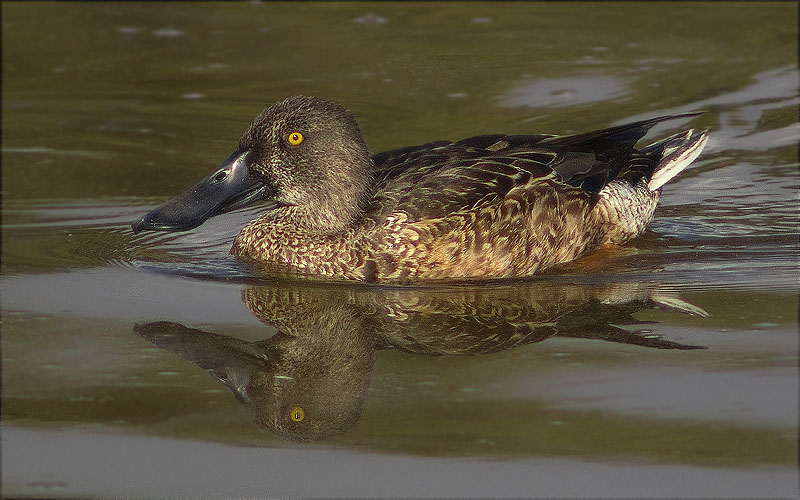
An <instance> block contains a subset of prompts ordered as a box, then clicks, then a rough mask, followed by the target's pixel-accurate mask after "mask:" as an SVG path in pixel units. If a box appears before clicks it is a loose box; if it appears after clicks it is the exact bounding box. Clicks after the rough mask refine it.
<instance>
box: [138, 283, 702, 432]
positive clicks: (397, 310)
mask: <svg viewBox="0 0 800 500" xmlns="http://www.w3.org/2000/svg"><path fill="white" fill-rule="evenodd" d="M242 299H243V300H244V302H245V304H246V305H247V307H248V309H249V310H250V311H251V312H252V313H253V314H254V315H255V316H256V317H258V319H259V320H260V321H262V322H263V323H266V324H268V325H270V326H273V327H275V328H276V329H277V330H278V333H277V334H276V335H273V336H272V337H270V338H268V339H265V340H261V341H258V342H247V341H244V340H240V339H236V338H233V337H229V336H225V335H218V334H214V333H209V332H204V331H201V330H196V329H192V328H187V327H185V326H183V325H181V324H179V323H172V322H166V321H161V322H154V323H147V324H142V325H136V327H135V331H136V332H137V333H138V334H139V335H140V336H142V337H143V338H145V339H147V340H149V341H150V342H152V343H153V344H155V345H157V346H159V347H161V348H163V349H166V350H168V351H171V352H173V353H175V354H177V355H179V356H181V357H183V358H185V359H187V360H189V361H192V362H193V363H195V364H197V365H198V366H199V367H200V368H202V369H204V370H206V371H207V372H208V373H210V374H211V375H213V376H214V377H216V378H217V379H218V380H219V381H220V382H222V383H223V384H225V386H226V387H227V388H228V389H229V390H230V391H231V392H232V393H233V394H234V396H236V399H237V400H238V401H239V402H240V403H241V404H242V405H243V406H244V407H245V408H246V409H247V410H248V413H249V414H250V416H251V419H252V420H253V421H254V422H255V423H256V424H257V425H258V426H260V427H262V428H265V429H267V430H270V431H272V432H274V433H276V434H279V435H281V436H284V437H287V438H290V439H293V440H301V441H307V440H319V439H324V438H326V437H329V436H333V435H337V434H341V433H343V432H345V431H347V430H348V429H350V428H351V427H353V426H354V425H355V424H356V422H357V421H358V419H359V417H360V415H361V411H362V408H363V405H364V400H365V394H366V391H367V387H368V384H369V377H370V372H371V370H372V366H373V363H374V360H375V352H376V351H377V350H379V349H388V348H394V349H399V350H402V351H404V352H406V353H409V354H413V355H426V356H473V355H481V354H488V353H493V352H498V351H502V350H505V349H510V348H513V347H517V346H521V345H525V344H530V343H534V342H541V341H543V340H545V339H547V338H550V337H553V336H560V337H571V338H585V339H595V340H603V341H610V342H618V343H622V344H633V345H638V346H642V347H648V348H657V349H702V348H703V347H702V346H695V345H686V344H681V343H677V342H673V341H669V340H665V339H663V338H661V337H659V336H657V335H652V334H649V333H648V332H647V331H646V330H639V331H629V330H626V329H623V328H620V327H619V326H614V325H626V324H642V323H643V322H642V321H640V320H636V319H634V318H633V316H632V314H633V313H635V312H637V311H640V310H642V309H645V308H651V307H660V308H663V309H670V310H676V311H679V312H682V313H686V314H694V315H702V316H705V315H706V313H705V311H703V310H702V309H700V308H698V307H695V306H693V305H691V304H688V303H686V302H684V301H682V300H680V299H679V298H677V297H676V296H674V295H671V294H669V293H664V292H661V291H659V290H658V289H657V288H653V287H648V286H646V285H643V284H641V283H622V284H620V283H616V284H603V285H592V286H587V285H574V284H557V283H542V282H530V283H523V284H519V283H517V284H514V285H504V286H497V285H493V286H484V287H476V286H473V287H464V286H458V287H456V286H451V287H448V286H444V287H437V288H431V287H426V288H370V287H345V286H342V285H336V286H329V285H319V284H317V285H296V284H294V285H288V284H286V285H273V286H263V287H250V288H246V289H245V290H243V291H242Z"/></svg>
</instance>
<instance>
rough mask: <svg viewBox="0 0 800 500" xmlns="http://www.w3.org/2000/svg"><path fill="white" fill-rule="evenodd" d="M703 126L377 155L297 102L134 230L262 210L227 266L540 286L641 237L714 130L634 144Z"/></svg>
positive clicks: (637, 126) (496, 138)
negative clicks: (580, 261) (650, 135)
mask: <svg viewBox="0 0 800 500" xmlns="http://www.w3.org/2000/svg"><path fill="white" fill-rule="evenodd" d="M699 114H701V112H690V113H682V114H673V115H668V116H660V117H656V118H651V119H646V120H641V121H636V122H632V123H628V124H625V125H619V126H615V127H611V128H606V129H602V130H597V131H593V132H588V133H582V134H577V135H552V134H539V135H518V134H486V135H478V136H474V137H469V138H466V139H462V140H457V141H450V140H439V141H434V142H429V143H426V144H422V145H417V146H407V147H401V148H397V149H392V150H389V151H385V152H382V153H377V154H371V153H370V151H369V148H368V147H367V144H366V142H365V140H364V137H363V135H362V133H361V129H360V126H359V124H358V122H357V120H356V118H355V116H354V114H353V113H352V112H351V111H349V110H347V109H346V108H345V107H344V106H343V105H341V104H339V103H337V102H335V101H331V100H325V99H321V98H317V97H309V96H295V97H290V98H287V99H284V100H283V101H280V102H277V103H276V104H273V105H272V106H270V107H268V108H266V109H265V110H264V111H262V112H261V113H260V114H259V115H258V116H257V117H256V118H255V120H254V121H253V122H252V123H251V124H250V126H249V127H248V128H247V130H246V131H245V132H244V134H243V135H242V137H241V139H240V141H239V143H238V145H237V146H236V148H235V149H234V151H233V153H231V154H230V155H229V156H228V157H227V158H226V159H225V160H224V161H223V162H222V163H221V164H220V165H219V166H218V167H217V168H216V169H215V170H214V171H212V172H211V174H210V175H208V176H207V177H206V178H204V179H203V180H202V181H201V182H199V183H198V184H197V185H195V186H194V187H192V188H190V189H188V190H187V191H185V192H184V193H183V194H180V195H178V196H177V197H175V198H173V199H171V200H169V201H167V202H166V203H164V204H163V205H161V206H160V207H158V208H156V209H155V210H153V211H151V212H149V213H147V214H145V215H143V216H142V217H141V218H140V219H138V220H137V221H135V222H134V223H133V224H132V229H133V232H134V233H138V232H140V231H145V230H158V231H187V230H191V229H194V228H196V227H198V226H199V225H201V224H202V223H203V222H204V221H206V220H208V219H209V218H211V217H213V216H216V215H218V214H221V213H225V212H229V211H231V210H236V209H239V208H242V207H245V206H248V205H251V204H254V203H257V202H266V203H264V206H265V208H264V211H263V213H261V214H260V215H258V216H256V217H255V218H254V219H253V220H252V221H250V222H249V223H247V224H246V225H245V226H244V228H243V229H242V230H241V232H239V234H238V235H237V236H236V237H235V239H234V241H233V245H232V247H231V250H230V253H231V254H233V255H235V256H236V257H238V258H240V259H242V260H244V261H247V262H249V263H251V264H252V265H253V267H254V269H256V270H258V271H259V272H265V273H267V274H270V275H280V276H284V275H289V276H293V277H300V278H316V279H323V280H346V281H356V282H367V283H409V282H418V281H429V280H475V279H477V280H482V279H496V278H497V279H502V278H519V277H527V276H532V275H534V274H537V273H541V272H543V271H545V270H548V269H551V268H554V267H556V266H559V265H562V264H565V263H568V262H571V261H573V260H575V259H577V258H580V257H583V256H585V255H587V254H589V253H591V252H593V251H595V250H597V249H599V248H601V247H606V246H614V245H622V244H624V243H626V242H628V241H629V240H631V239H633V238H635V237H637V236H639V235H640V234H642V233H643V232H644V230H645V229H646V228H647V226H648V225H649V224H650V222H651V221H652V219H653V215H654V212H655V208H656V205H657V204H658V201H659V198H660V195H661V190H662V187H663V186H664V184H665V183H667V182H668V181H669V180H671V179H673V178H674V177H675V176H676V175H677V174H678V173H680V172H681V171H683V170H684V169H685V168H686V167H687V166H688V165H689V164H691V163H692V162H693V161H694V160H695V159H696V158H697V157H698V156H699V155H700V153H701V151H702V150H703V148H704V146H705V145H706V143H707V141H708V130H703V131H702V132H700V133H695V132H694V131H693V130H691V129H690V130H686V131H682V132H679V133H677V134H674V135H671V136H669V137H667V138H665V139H662V140H659V141H656V142H652V143H650V144H647V145H645V146H643V147H641V148H640V149H636V147H635V146H636V143H637V142H638V141H639V140H640V139H642V138H643V137H644V136H645V135H646V134H647V132H648V131H649V130H650V129H651V128H652V127H653V126H654V125H656V124H659V123H662V122H665V121H669V120H677V119H686V118H691V117H695V116H697V115H699Z"/></svg>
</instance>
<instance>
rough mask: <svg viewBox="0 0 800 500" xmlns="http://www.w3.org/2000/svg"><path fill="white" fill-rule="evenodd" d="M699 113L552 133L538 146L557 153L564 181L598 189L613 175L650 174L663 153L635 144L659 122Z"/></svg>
mask: <svg viewBox="0 0 800 500" xmlns="http://www.w3.org/2000/svg"><path fill="white" fill-rule="evenodd" d="M699 114H702V113H682V114H677V115H669V116H660V117H657V118H651V119H649V120H642V121H638V122H633V123H628V124H625V125H619V126H617V127H611V128H607V129H602V130H595V131H593V132H588V133H585V134H577V135H568V136H553V137H549V138H546V139H543V140H542V141H541V142H540V143H539V147H541V148H548V149H550V150H551V151H554V152H557V153H558V157H557V158H556V160H555V161H554V162H553V165H552V167H553V170H555V171H556V172H557V173H558V174H559V175H560V176H561V178H562V180H563V181H564V182H566V183H567V184H570V185H571V186H575V187H580V188H582V189H584V190H586V191H589V192H591V193H597V192H599V191H600V190H601V189H603V187H604V186H605V185H606V184H608V182H609V181H610V180H612V179H616V178H620V177H623V178H625V179H628V180H631V181H633V182H635V181H636V180H638V179H640V178H642V177H648V178H649V176H650V175H652V173H653V170H654V169H655V167H656V165H657V164H658V160H659V159H660V155H658V154H647V155H645V154H640V153H639V152H638V151H636V150H634V149H633V146H634V145H635V144H636V143H637V142H638V141H639V140H640V139H641V138H642V137H644V136H645V135H646V134H647V132H648V131H649V130H650V128H652V127H653V126H654V125H656V124H658V123H661V122H664V121H667V120H673V119H677V118H688V117H691V116H697V115H699Z"/></svg>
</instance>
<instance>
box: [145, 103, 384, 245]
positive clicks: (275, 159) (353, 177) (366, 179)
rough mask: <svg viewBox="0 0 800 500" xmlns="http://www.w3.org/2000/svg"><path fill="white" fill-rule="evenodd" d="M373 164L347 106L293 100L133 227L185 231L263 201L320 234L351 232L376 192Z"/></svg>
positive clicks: (268, 113) (261, 119) (264, 116)
mask: <svg viewBox="0 0 800 500" xmlns="http://www.w3.org/2000/svg"><path fill="white" fill-rule="evenodd" d="M371 171H372V160H371V159H370V155H369V150H368V149H367V146H366V144H365V142H364V138H363V137H362V135H361V130H360V128H359V126H358V122H356V119H355V118H354V117H353V115H352V114H351V113H350V112H349V111H347V110H346V109H345V108H344V107H343V106H341V105H340V104H338V103H336V102H333V101H326V100H323V99H318V98H315V97H290V98H288V99H286V100H284V101H281V102H279V103H277V104H275V105H273V106H271V107H269V108H267V109H265V110H264V111H263V112H261V114H259V115H258V116H257V117H256V119H255V120H254V121H253V123H251V124H250V126H249V127H248V129H247V131H245V133H244V135H243V136H242V138H241V140H240V141H239V145H238V146H237V147H236V149H235V150H234V152H233V153H231V155H230V156H228V158H226V159H225V160H224V161H223V162H222V163H221V164H220V165H219V166H218V167H217V168H216V169H215V170H214V171H213V172H212V173H211V174H210V175H209V176H208V177H206V178H205V179H203V180H202V181H201V182H200V183H199V184H197V185H196V186H194V187H192V188H191V189H189V190H188V191H186V192H184V193H183V194H181V195H179V196H177V197H175V198H173V199H172V200H170V201H168V202H166V203H165V204H163V205H162V206H160V207H158V208H156V209H155V210H153V211H152V212H150V213H148V214H146V215H144V216H143V217H142V218H141V219H139V220H138V221H136V222H134V223H133V225H132V227H133V231H134V232H139V231H144V230H161V231H185V230H189V229H193V228H195V227H197V226H199V225H200V224H202V223H203V222H204V221H206V220H207V219H209V218H211V217H213V216H215V215H218V214H221V213H225V212H229V211H231V210H235V209H237V208H241V207H244V206H246V205H250V204H252V203H255V202H257V201H262V200H266V201H272V202H273V203H275V205H276V206H278V207H280V206H292V207H295V208H296V214H298V215H299V218H298V219H297V220H296V221H295V222H296V223H298V224H301V225H305V226H307V227H308V228H309V229H311V230H314V231H318V232H336V231H340V230H342V229H344V227H346V226H347V225H348V224H350V223H351V222H352V221H353V219H354V218H355V217H357V216H358V214H360V213H361V211H362V210H363V207H364V205H365V203H366V198H367V196H368V194H369V186H370V181H371Z"/></svg>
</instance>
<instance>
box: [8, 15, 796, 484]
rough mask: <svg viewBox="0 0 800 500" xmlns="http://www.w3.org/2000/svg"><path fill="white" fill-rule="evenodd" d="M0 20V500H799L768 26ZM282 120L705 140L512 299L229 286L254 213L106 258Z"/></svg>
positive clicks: (789, 162)
mask: <svg viewBox="0 0 800 500" xmlns="http://www.w3.org/2000/svg"><path fill="white" fill-rule="evenodd" d="M2 9H3V11H2V14H3V18H2V23H3V34H2V36H3V72H2V79H3V80H2V85H3V94H2V109H3V114H2V130H3V135H2V162H3V163H2V164H3V168H2V273H3V276H2V283H1V284H0V290H2V305H1V306H0V307H1V308H2V382H3V383H2V418H3V431H2V432H3V441H4V442H3V452H2V453H3V456H2V458H3V473H2V474H3V476H2V483H3V491H2V493H3V494H4V495H7V496H76V495H77V496H137V497H141V496H146V497H159V496H186V495H189V496H206V495H208V496H337V495H342V496H348V495H350V496H380V495H391V496H468V495H483V496H487V495H491V496H562V497H563V496H584V497H585V496H590V497H598V496H722V497H735V496H740V497H752V496H758V497H763V496H786V497H789V496H796V495H797V493H798V491H797V484H798V483H797V466H798V461H797V456H798V445H797V442H798V432H797V421H798V399H797V393H798V378H797V376H798V373H797V372H798V370H797V366H798V337H797V325H798V315H797V309H798V294H797V285H798V248H797V247H798V222H800V220H798V185H799V184H800V182H799V179H798V158H797V156H798V146H797V144H798V135H799V133H800V127H798V112H797V109H798V104H800V99H799V98H798V67H797V60H796V54H797V42H796V40H797V35H798V33H797V26H796V22H795V21H796V19H797V6H796V5H794V4H791V3H780V4H771V5H769V6H765V5H764V4H747V3H736V4H726V5H720V4H712V3H709V4H682V3H677V4H675V3H663V4H662V3H657V4H636V3H623V4H609V5H603V6H602V8H600V6H599V5H595V4H589V5H580V4H559V3H533V4H526V3H512V4H500V5H498V4H483V3H469V4H449V3H445V4H439V3H432V4H378V5H373V4H361V3H343V4H302V5H297V4H270V3H265V4H259V3H246V4H234V5H222V4H213V3H199V4H192V3H189V4H171V3H152V4H150V3H148V4H135V3H134V4H123V3H113V4H105V3H97V4H69V5H66V4H47V3H34V4H22V3H13V4H7V3H4V4H3V6H2ZM295 94H309V95H318V96H321V97H325V98H331V99H336V100H338V101H340V102H342V103H344V104H345V105H346V106H347V107H348V108H350V109H351V110H353V111H354V112H355V114H356V116H357V117H358V119H359V121H360V123H361V125H362V129H363V131H364V134H365V137H366V139H367V142H368V144H369V145H370V147H371V149H372V151H373V152H379V151H382V150H384V149H388V148H393V147H399V146H403V145H410V144H419V143H422V142H428V141H430V140H435V139H459V138H463V137H466V136H470V135H476V134H482V133H493V132H506V133H573V132H583V131H588V130H592V129H596V128H601V127H606V126H610V125H614V124H619V123H622V122H625V121H630V120H635V119H641V118H645V117H651V116H657V115H662V114H668V113H675V112H682V111H693V110H705V111H706V114H704V115H702V116H700V117H697V118H695V119H692V120H684V121H678V122H675V123H673V122H670V123H666V124H663V125H661V126H659V127H658V128H657V129H655V130H654V131H653V134H652V137H653V138H654V139H655V138H658V137H663V136H666V135H667V134H669V133H670V132H675V131H677V130H678V129H683V128H686V127H693V128H696V129H702V128H710V129H711V139H710V141H709V144H708V146H707V148H706V151H705V152H704V154H703V155H702V156H701V157H700V159H699V160H698V161H696V162H695V164H694V165H693V166H692V168H691V169H690V170H688V171H686V172H684V173H682V174H681V176H680V177H679V178H678V179H677V180H675V181H673V182H672V183H670V184H668V185H667V186H666V187H665V188H664V193H663V196H662V202H661V206H660V207H659V209H658V211H657V213H656V220H655V221H654V223H653V225H652V226H651V229H650V231H648V233H646V234H645V235H644V236H642V237H641V238H639V239H637V240H636V241H634V242H632V243H631V244H629V245H627V246H625V247H624V248H622V249H617V250H614V251H608V252H605V253H603V254H600V255H596V256H592V257H590V258H587V259H584V260H583V261H581V262H578V263H575V264H573V265H569V266H566V267H565V268H563V269H559V270H556V271H553V272H551V273H548V274H546V275H543V276H539V277H536V278H532V279H527V280H513V281H505V282H495V283H476V284H459V285H442V286H436V287H432V286H419V287H380V286H370V287H364V286H345V285H341V284H338V285H337V284H308V283H302V282H291V281H278V280H274V279H269V278H265V277H259V276H255V275H254V274H253V272H252V271H251V270H250V269H249V268H248V267H247V266H245V265H244V264H242V263H240V262H238V261H236V260H235V259H233V258H232V257H230V256H229V255H228V249H229V247H230V242H231V240H232V238H233V236H235V234H236V233H237V232H238V230H239V228H240V227H241V226H242V225H243V224H244V223H245V222H246V221H247V220H249V219H250V218H252V217H253V216H254V214H255V213H258V207H255V208H252V209H248V210H245V211H240V212H236V213H231V214H226V215H224V216H220V217H217V218H215V219H212V220H211V221H209V222H208V223H206V224H204V225H203V226H202V227H201V228H198V229H197V230H195V231H192V232H189V233H181V234H149V233H148V234H139V235H133V234H132V232H131V231H130V226H129V224H130V222H131V221H133V220H135V219H136V218H138V217H139V216H140V215H141V214H142V213H144V212H146V211H147V210H149V209H151V208H152V207H154V206H156V205H157V204H159V203H160V202H162V201H163V200H165V199H166V198H168V197H170V196H171V195H174V194H176V193H179V192H181V191H182V190H184V189H185V188H186V187H188V186H190V185H192V184H193V183H194V182H195V181H196V180H198V179H199V178H200V177H202V176H204V175H206V174H207V173H208V172H210V170H211V169H212V168H213V167H214V166H215V165H217V164H218V163H219V162H220V161H221V160H222V159H224V158H225V157H226V156H227V155H228V154H229V153H230V152H231V150H232V148H233V147H234V145H235V144H236V142H237V141H238V138H239V135H240V134H241V133H242V132H243V131H244V129H245V128H246V126H247V124H248V123H249V121H250V120H251V119H252V118H253V117H254V116H255V115H256V114H257V113H258V112H259V111H260V110H261V109H262V108H263V107H264V106H266V105H267V104H269V103H270V102H274V101H276V100H279V99H282V98H284V97H286V96H289V95H295ZM297 407H299V408H302V409H303V418H302V419H301V420H300V421H299V422H295V421H294V420H292V418H291V415H292V414H293V413H292V411H293V409H294V408H297ZM295 414H296V413H295Z"/></svg>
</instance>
